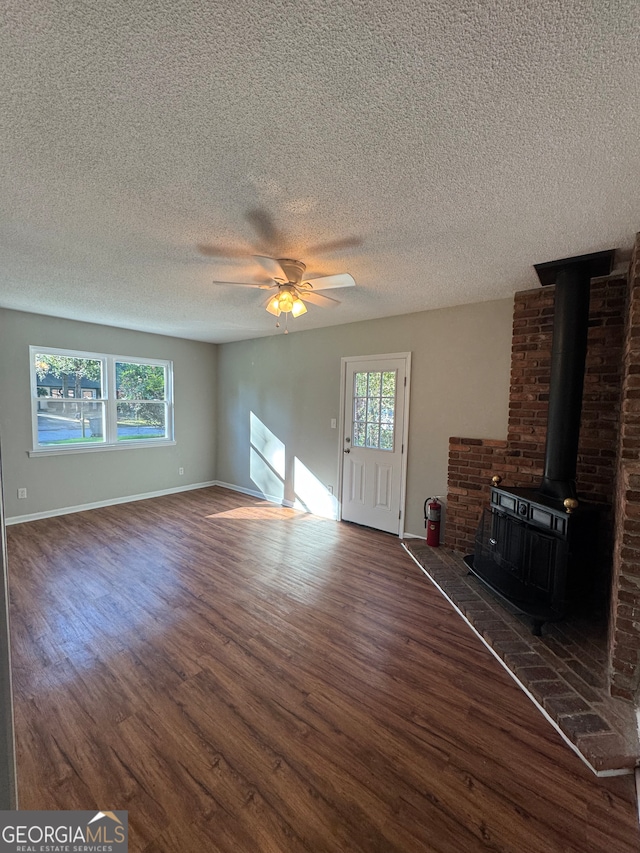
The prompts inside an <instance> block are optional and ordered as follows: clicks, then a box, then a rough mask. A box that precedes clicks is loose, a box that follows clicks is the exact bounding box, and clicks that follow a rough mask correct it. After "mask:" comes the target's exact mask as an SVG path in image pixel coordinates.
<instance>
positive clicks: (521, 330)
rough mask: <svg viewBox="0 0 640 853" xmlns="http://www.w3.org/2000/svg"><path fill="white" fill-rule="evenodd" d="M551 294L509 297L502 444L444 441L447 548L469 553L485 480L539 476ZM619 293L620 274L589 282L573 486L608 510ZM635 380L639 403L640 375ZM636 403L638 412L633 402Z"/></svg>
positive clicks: (622, 287) (616, 404) (618, 366)
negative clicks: (506, 412)
mask: <svg viewBox="0 0 640 853" xmlns="http://www.w3.org/2000/svg"><path fill="white" fill-rule="evenodd" d="M554 290H555V288H553V287H544V288H537V289H535V290H527V291H522V292H520V293H517V294H516V295H515V299H514V312H513V339H512V353H511V387H510V392H509V421H508V429H507V440H506V442H505V441H490V440H483V439H468V438H452V439H450V444H449V492H448V495H447V523H446V528H445V542H446V544H447V546H448V547H450V548H453V549H455V550H458V551H468V550H469V549H470V548H472V546H473V537H474V534H475V529H476V527H477V524H478V520H479V517H480V512H481V510H482V507H483V506H485V505H486V504H487V503H488V498H489V486H490V484H491V477H492V476H493V474H499V475H501V476H502V477H503V479H504V483H505V485H511V486H532V485H538V483H539V482H540V479H541V477H542V469H543V464H544V449H545V438H546V431H547V409H548V403H549V371H550V360H551V339H552V332H553V300H554ZM626 291H627V280H626V277H624V276H621V277H617V278H611V279H595V280H594V281H593V282H592V284H591V304H590V312H589V337H588V350H587V363H586V371H585V382H584V398H583V409H582V425H581V430H580V445H579V456H578V467H577V487H578V494H579V495H581V496H583V497H584V498H586V499H589V500H597V501H605V502H606V503H609V504H610V503H611V502H612V499H613V491H614V480H615V473H616V455H617V454H616V449H617V443H618V424H619V419H620V388H621V383H622V352H623V338H624V314H625V304H626ZM638 381H639V385H638V397H639V398H640V375H639V376H638ZM638 404H639V408H640V399H639V400H638ZM638 441H639V443H640V423H639V426H638Z"/></svg>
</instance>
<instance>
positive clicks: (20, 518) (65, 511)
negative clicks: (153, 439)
mask: <svg viewBox="0 0 640 853" xmlns="http://www.w3.org/2000/svg"><path fill="white" fill-rule="evenodd" d="M217 485H223V484H222V483H220V484H219V483H218V482H217V481H216V480H210V481H208V482H206V483H191V485H189V486H176V487H174V488H172V489H161V490H160V491H158V492H146V493H145V494H143V495H125V496H123V497H119V498H110V499H109V500H106V501H95V502H94V503H90V504H80V505H79V506H65V507H60V508H59V509H49V510H45V511H44V512H33V513H30V514H29V515H14V516H11V517H9V518H6V519H5V524H6V525H7V526H9V525H11V524H22V523H23V522H25V521H38V520H39V519H41V518H54V517H55V516H58V515H70V514H71V513H72V512H86V511H87V510H89V509H100V508H101V507H105V506H115V504H127V503H132V502H133V501H146V500H148V499H149V498H160V497H162V496H163V495H175V494H177V493H178V492H190V491H193V490H194V489H207V488H210V487H211V486H217Z"/></svg>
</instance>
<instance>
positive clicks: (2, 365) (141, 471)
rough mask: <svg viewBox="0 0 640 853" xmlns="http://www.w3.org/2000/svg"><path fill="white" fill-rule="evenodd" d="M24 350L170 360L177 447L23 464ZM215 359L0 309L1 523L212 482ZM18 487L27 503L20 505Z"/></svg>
mask: <svg viewBox="0 0 640 853" xmlns="http://www.w3.org/2000/svg"><path fill="white" fill-rule="evenodd" d="M30 344H33V345H35V346H42V347H62V348H68V349H77V350H84V351H89V352H104V353H113V354H116V355H128V356H142V357H145V358H160V359H171V360H172V361H173V365H174V380H175V438H176V444H175V445H172V446H168V447H167V446H165V447H145V448H140V449H137V448H136V449H126V450H125V449H122V450H117V451H105V452H92V453H72V454H68V455H67V454H64V455H62V454H61V455H55V456H46V457H29V456H28V453H27V451H28V450H29V449H30V448H31V408H30V396H29V387H30V386H29V345H30ZM216 354H217V347H216V346H215V345H213V344H205V343H198V342H194V341H186V340H182V339H179V338H170V337H164V336H160V335H149V334H144V333H141V332H133V331H129V330H127V329H115V328H112V327H109V326H99V325H91V324H88V323H78V322H75V321H72V320H64V319H58V318H50V317H45V316H42V315H38V314H26V313H22V312H18V311H8V310H5V309H0V401H1V403H0V438H1V440H2V463H3V474H4V476H3V480H4V495H5V509H6V516H7V518H8V519H9V520H10V519H11V518H12V517H16V516H24V515H31V514H35V513H42V512H52V511H55V510H59V509H62V508H64V507H69V506H81V505H85V504H90V503H96V502H101V501H110V500H114V499H117V498H120V497H124V496H128V495H139V494H146V493H149V492H156V491H163V490H166V489H173V488H180V487H185V486H188V485H189V484H191V483H202V482H210V481H211V480H214V479H215V444H216V431H215V417H216V411H215V382H216ZM180 467H183V468H184V469H185V473H184V475H183V476H179V474H178V468H180ZM22 486H24V487H26V488H27V495H28V497H27V500H20V501H18V500H17V489H18V488H19V487H22Z"/></svg>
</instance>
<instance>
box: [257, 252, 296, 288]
mask: <svg viewBox="0 0 640 853" xmlns="http://www.w3.org/2000/svg"><path fill="white" fill-rule="evenodd" d="M253 257H254V258H255V259H256V261H257V262H258V263H259V264H260V266H261V267H262V269H263V270H264V271H265V272H267V273H268V274H269V275H270V276H271V278H279V279H280V280H281V281H283V282H287V281H289V277H288V275H287V274H286V272H285V271H284V270H283V269H282V267H281V266H280V264H279V263H278V262H277V261H276V260H275V258H267V257H265V256H264V255H254V256H253Z"/></svg>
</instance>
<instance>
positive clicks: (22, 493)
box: [18, 487, 27, 501]
mask: <svg viewBox="0 0 640 853" xmlns="http://www.w3.org/2000/svg"><path fill="white" fill-rule="evenodd" d="M26 498H27V490H26V489H25V488H23V487H22V488H19V489H18V500H19V501H24V500H26Z"/></svg>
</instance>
